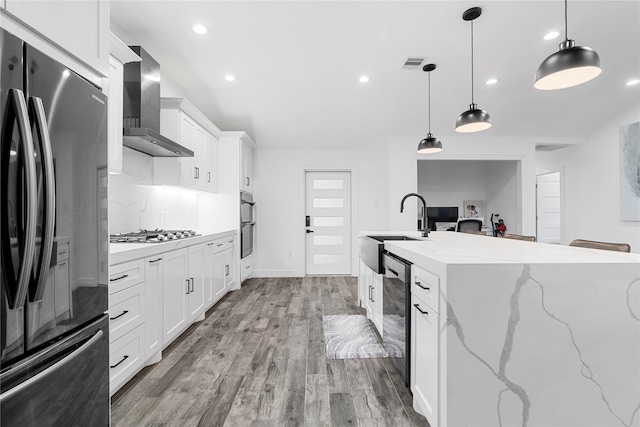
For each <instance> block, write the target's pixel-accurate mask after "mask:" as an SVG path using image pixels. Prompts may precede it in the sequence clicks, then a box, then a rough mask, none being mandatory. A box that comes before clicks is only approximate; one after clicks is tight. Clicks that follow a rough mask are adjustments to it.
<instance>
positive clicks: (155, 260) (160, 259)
mask: <svg viewBox="0 0 640 427" xmlns="http://www.w3.org/2000/svg"><path fill="white" fill-rule="evenodd" d="M158 261H162V258H158V259H152V260H151V261H149V264H153V263H154V262H158Z"/></svg>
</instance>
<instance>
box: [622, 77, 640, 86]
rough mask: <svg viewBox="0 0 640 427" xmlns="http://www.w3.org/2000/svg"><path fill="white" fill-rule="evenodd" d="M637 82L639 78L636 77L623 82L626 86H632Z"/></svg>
mask: <svg viewBox="0 0 640 427" xmlns="http://www.w3.org/2000/svg"><path fill="white" fill-rule="evenodd" d="M638 83H640V80H638V79H633V80H629V81H628V82H627V83H625V84H626V85H627V86H633V85H637V84H638Z"/></svg>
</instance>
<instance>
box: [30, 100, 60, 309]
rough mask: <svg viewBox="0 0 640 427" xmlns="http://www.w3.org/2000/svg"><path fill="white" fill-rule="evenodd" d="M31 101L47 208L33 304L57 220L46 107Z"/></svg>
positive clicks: (43, 278) (37, 298)
mask: <svg viewBox="0 0 640 427" xmlns="http://www.w3.org/2000/svg"><path fill="white" fill-rule="evenodd" d="M29 101H30V106H31V107H32V108H33V111H34V116H35V123H36V132H38V137H39V140H40V150H41V152H42V159H41V160H40V161H41V162H42V172H43V173H42V175H43V177H44V195H45V200H44V203H45V207H46V211H45V218H44V231H43V242H42V244H43V247H44V251H43V253H42V258H41V259H40V265H39V266H38V270H37V271H38V274H39V277H38V278H37V281H36V289H35V292H34V294H32V295H30V298H29V299H30V300H31V302H33V301H41V300H42V296H43V294H44V288H45V284H46V282H47V271H48V270H49V263H50V262H51V254H52V252H53V231H54V222H55V219H56V206H55V203H56V186H55V176H54V174H53V152H52V149H51V140H50V138H49V126H48V124H47V116H46V115H45V112H44V105H43V104H42V99H40V98H38V97H35V96H33V97H31V98H30V100H29Z"/></svg>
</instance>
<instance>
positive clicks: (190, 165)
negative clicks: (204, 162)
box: [180, 113, 197, 187]
mask: <svg viewBox="0 0 640 427" xmlns="http://www.w3.org/2000/svg"><path fill="white" fill-rule="evenodd" d="M196 128H197V125H196V123H195V122H194V121H193V120H192V119H191V117H189V116H188V115H186V114H185V113H180V144H182V145H184V146H185V147H187V148H189V149H190V150H193V152H194V153H195V139H196ZM196 155H197V154H194V157H180V183H181V184H182V185H185V186H188V187H195V186H196V164H195V160H194V159H195V156H196Z"/></svg>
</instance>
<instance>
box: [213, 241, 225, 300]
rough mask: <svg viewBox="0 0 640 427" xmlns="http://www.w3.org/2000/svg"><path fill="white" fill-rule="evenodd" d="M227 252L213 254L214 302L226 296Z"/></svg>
mask: <svg viewBox="0 0 640 427" xmlns="http://www.w3.org/2000/svg"><path fill="white" fill-rule="evenodd" d="M225 261H226V254H225V251H221V252H216V253H214V254H213V285H212V289H213V300H214V301H218V300H219V299H220V298H222V296H223V295H224V294H225V285H224V279H225V275H224V272H225V268H224V267H225Z"/></svg>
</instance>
